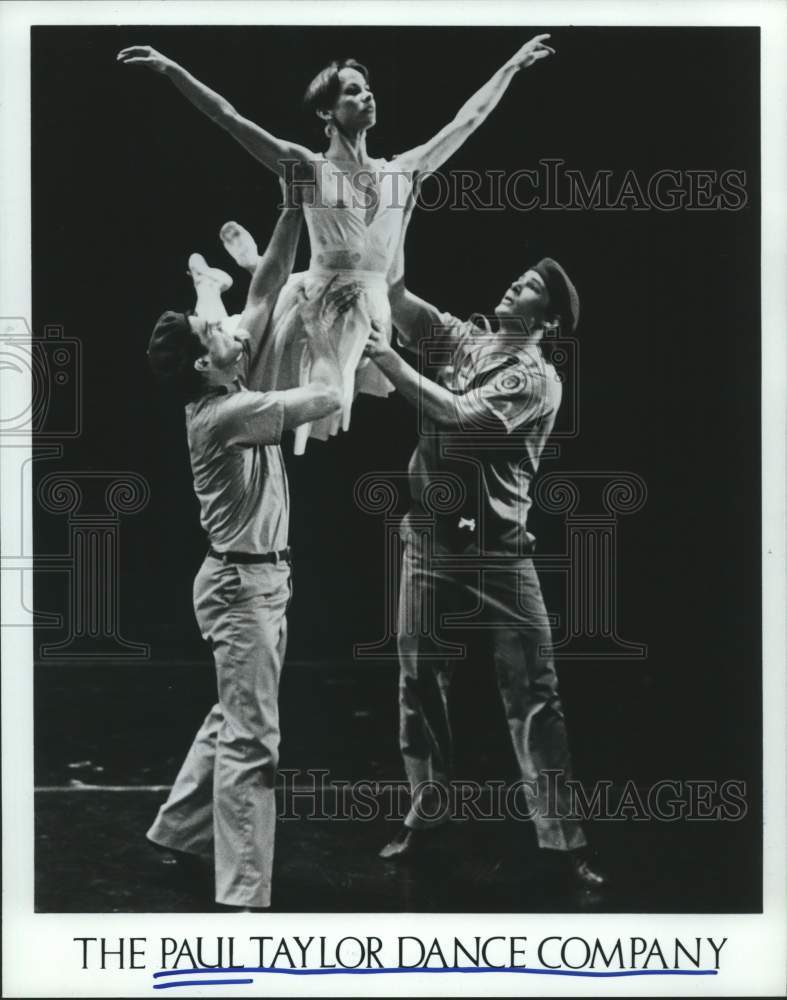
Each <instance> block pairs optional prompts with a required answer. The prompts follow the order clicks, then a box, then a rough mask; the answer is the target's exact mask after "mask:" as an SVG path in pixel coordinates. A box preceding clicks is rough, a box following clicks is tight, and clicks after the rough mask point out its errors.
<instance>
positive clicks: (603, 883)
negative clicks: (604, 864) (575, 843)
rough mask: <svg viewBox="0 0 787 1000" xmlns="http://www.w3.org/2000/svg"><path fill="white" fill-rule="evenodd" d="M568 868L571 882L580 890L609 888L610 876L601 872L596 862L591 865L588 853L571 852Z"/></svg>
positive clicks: (569, 853)
mask: <svg viewBox="0 0 787 1000" xmlns="http://www.w3.org/2000/svg"><path fill="white" fill-rule="evenodd" d="M567 868H568V874H569V877H570V878H571V881H572V882H573V883H574V885H575V886H577V887H579V888H580V889H606V888H608V886H609V875H607V873H606V872H604V871H601V869H600V868H599V867H598V866H597V864H596V862H595V860H594V861H593V862H592V863H591V861H590V858H589V856H588V855H587V854H586V853H583V852H581V851H569V852H568V862H567Z"/></svg>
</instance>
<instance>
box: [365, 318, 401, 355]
mask: <svg viewBox="0 0 787 1000" xmlns="http://www.w3.org/2000/svg"><path fill="white" fill-rule="evenodd" d="M391 355H393V356H394V357H395V356H396V351H394V349H393V347H391V343H390V341H389V340H388V337H387V336H386V333H385V330H384V329H383V327H382V326H381V325H380V323H378V321H377V320H376V319H373V320H372V329H371V332H370V334H369V339H368V340H367V341H366V346H365V347H364V349H363V356H364V357H365V358H371V360H372V361H374V363H375V364H377V365H379V364H380V363H381V362H382V363H385V361H386V359H387V358H389V357H390V356H391Z"/></svg>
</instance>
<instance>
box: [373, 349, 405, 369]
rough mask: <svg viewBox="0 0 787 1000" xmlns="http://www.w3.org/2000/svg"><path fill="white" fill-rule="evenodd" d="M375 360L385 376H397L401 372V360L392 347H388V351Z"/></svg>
mask: <svg viewBox="0 0 787 1000" xmlns="http://www.w3.org/2000/svg"><path fill="white" fill-rule="evenodd" d="M374 360H375V362H376V364H377V367H378V368H379V369H380V371H381V372H382V373H383V374H384V375H395V374H396V372H397V371H398V370H399V367H400V362H401V358H400V357H399V355H398V354H397V353H396V351H394V350H393V348H391V347H388V349H387V350H385V351H384V352H383V353H382V354H380V355H378V356H377V357H376V358H375V359H374Z"/></svg>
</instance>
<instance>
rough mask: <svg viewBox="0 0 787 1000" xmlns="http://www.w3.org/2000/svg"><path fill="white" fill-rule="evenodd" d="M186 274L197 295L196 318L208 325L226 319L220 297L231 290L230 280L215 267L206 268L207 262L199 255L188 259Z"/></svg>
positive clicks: (225, 311)
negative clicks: (205, 321)
mask: <svg viewBox="0 0 787 1000" xmlns="http://www.w3.org/2000/svg"><path fill="white" fill-rule="evenodd" d="M188 273H189V275H190V276H191V280H192V281H193V282H194V290H195V291H196V293H197V304H196V306H195V307H194V312H195V313H196V314H197V316H200V317H202V318H203V319H206V320H207V321H208V322H209V323H217V322H218V321H219V320H222V319H226V317H227V310H226V309H225V308H224V303H223V302H222V301H221V296H222V292H226V291H227V289H228V288H232V278H231V277H230V276H229V275H228V274H227V273H226V272H225V271H220V270H219V268H217V267H208V262H207V261H206V260H205V258H204V257H203V256H202V254H201V253H193V254H192V255H191V256H190V257H189V265H188Z"/></svg>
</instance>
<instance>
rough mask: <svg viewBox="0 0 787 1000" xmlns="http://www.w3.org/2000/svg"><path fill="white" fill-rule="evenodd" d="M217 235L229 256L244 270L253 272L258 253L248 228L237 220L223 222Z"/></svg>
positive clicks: (258, 256)
mask: <svg viewBox="0 0 787 1000" xmlns="http://www.w3.org/2000/svg"><path fill="white" fill-rule="evenodd" d="M219 237H220V238H221V242H222V243H223V244H224V247H225V249H226V251H227V253H228V254H229V255H230V257H232V258H233V260H234V261H235V262H236V263H237V264H239V265H240V267H242V268H244V270H246V271H249V272H250V273H251V274H254V269H255V268H256V267H257V261H258V260H259V258H260V255H259V251H258V250H257V244H256V242H255V241H254V237H253V236H252V235H251V233H250V232H249V231H248V229H244V228H243V226H241V225H239V224H238V223H237V222H225V223H224V225H223V226H222V227H221V229H220V230H219Z"/></svg>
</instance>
